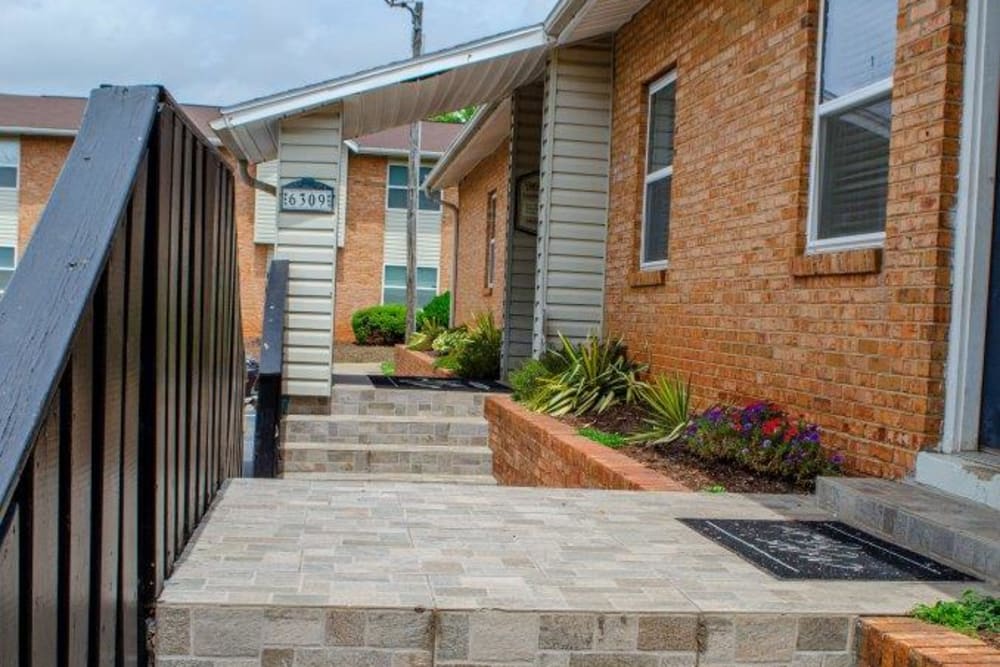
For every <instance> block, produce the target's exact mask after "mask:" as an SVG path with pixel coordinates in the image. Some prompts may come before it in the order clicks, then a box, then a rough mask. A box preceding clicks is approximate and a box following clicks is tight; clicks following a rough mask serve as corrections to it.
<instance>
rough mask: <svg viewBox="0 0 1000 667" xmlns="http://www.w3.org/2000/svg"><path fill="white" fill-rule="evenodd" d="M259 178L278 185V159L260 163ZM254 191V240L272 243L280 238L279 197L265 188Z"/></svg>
mask: <svg viewBox="0 0 1000 667" xmlns="http://www.w3.org/2000/svg"><path fill="white" fill-rule="evenodd" d="M257 180H258V181H263V182H264V183H269V184H270V185H274V186H277V184H278V161H277V160H271V161H270V162H261V163H260V164H258V165H257ZM253 192H254V210H253V242H254V243H262V244H267V245H272V244H274V242H275V241H276V240H277V238H278V235H277V234H278V198H277V197H275V196H274V195H272V194H268V193H267V192H264V191H263V190H254V191H253Z"/></svg>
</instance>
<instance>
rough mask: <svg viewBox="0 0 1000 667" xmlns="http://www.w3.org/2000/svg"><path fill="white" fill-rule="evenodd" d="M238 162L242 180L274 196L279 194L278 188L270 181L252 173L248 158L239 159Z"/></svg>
mask: <svg viewBox="0 0 1000 667" xmlns="http://www.w3.org/2000/svg"><path fill="white" fill-rule="evenodd" d="M237 164H238V166H239V169H238V171H239V174H240V180H241V181H243V183H244V184H245V185H249V186H250V187H251V188H253V189H255V190H260V191H261V192H266V193H267V194H269V195H271V196H272V197H277V196H278V188H276V187H274V186H273V185H271V184H270V183H265V182H264V181H260V180H257V179H256V178H254V177H253V176H251V175H250V168H249V163H248V162H247V161H246V160H244V159H240V160H237Z"/></svg>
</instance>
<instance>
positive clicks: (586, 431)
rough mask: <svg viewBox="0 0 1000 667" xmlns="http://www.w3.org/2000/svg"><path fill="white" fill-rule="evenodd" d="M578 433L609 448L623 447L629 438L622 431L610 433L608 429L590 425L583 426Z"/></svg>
mask: <svg viewBox="0 0 1000 667" xmlns="http://www.w3.org/2000/svg"><path fill="white" fill-rule="evenodd" d="M577 433H579V434H580V435H582V436H583V437H585V438H587V439H588V440H593V441H594V442H596V443H597V444H599V445H604V446H605V447H607V448H609V449H621V448H622V447H624V446H625V445H626V444H628V440H627V439H626V438H625V436H623V435H622V434H621V433H608V432H607V431H602V430H601V429H599V428H592V427H590V426H585V427H583V428H581V429H580V430H579V431H577Z"/></svg>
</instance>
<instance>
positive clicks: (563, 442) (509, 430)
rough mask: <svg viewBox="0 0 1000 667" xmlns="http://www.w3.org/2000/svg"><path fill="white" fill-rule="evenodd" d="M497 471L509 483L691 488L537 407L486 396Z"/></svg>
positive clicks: (644, 489)
mask: <svg viewBox="0 0 1000 667" xmlns="http://www.w3.org/2000/svg"><path fill="white" fill-rule="evenodd" d="M485 412H486V420H487V421H488V422H489V425H490V449H492V450H493V476H494V477H496V479H497V481H498V482H499V483H500V484H506V485H509V486H547V487H554V488H588V489H620V490H621V489H624V490H636V491H687V490H688V489H687V488H686V487H685V486H683V485H682V484H680V483H679V482H676V481H674V480H672V479H670V478H669V477H666V476H664V475H661V474H659V473H657V472H655V471H653V470H650V469H649V468H647V467H646V466H644V465H642V464H641V463H639V462H638V461H634V460H632V459H630V458H629V457H627V456H625V455H624V454H620V453H618V452H616V451H614V450H612V449H608V448H607V447H605V446H603V445H600V444H598V443H596V442H593V441H592V440H588V439H587V438H584V437H583V436H581V435H578V434H577V433H576V429H574V428H573V427H572V426H568V425H567V424H564V423H562V422H561V421H559V420H557V419H553V418H552V417H548V416H546V415H542V414H538V413H535V412H532V411H530V410H528V409H526V408H524V407H522V406H520V405H518V404H517V403H516V402H514V400H513V399H512V398H510V397H509V396H490V397H488V398H487V399H486V408H485Z"/></svg>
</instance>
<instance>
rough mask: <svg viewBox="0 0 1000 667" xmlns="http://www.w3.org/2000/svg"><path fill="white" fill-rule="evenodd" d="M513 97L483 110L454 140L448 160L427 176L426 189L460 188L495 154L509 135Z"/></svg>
mask: <svg viewBox="0 0 1000 667" xmlns="http://www.w3.org/2000/svg"><path fill="white" fill-rule="evenodd" d="M510 114H511V102H510V97H505V98H503V99H502V100H500V101H497V102H491V103H490V104H488V105H486V106H484V107H481V108H480V109H479V111H478V112H477V113H476V115H475V116H473V117H472V120H470V121H469V122H468V123H467V124H466V126H465V128H464V129H463V130H462V133H461V134H460V135H458V136H457V137H455V141H454V142H452V144H451V146H450V147H449V148H448V151H447V152H446V153H445V156H446V157H445V158H444V159H442V160H439V161H438V163H437V165H435V167H434V169H432V170H431V173H429V174H428V175H427V179H426V181H425V183H424V187H425V188H427V189H428V190H440V189H442V188H450V187H453V186H456V185H458V184H459V183H460V182H461V180H462V178H464V177H465V175H466V174H468V173H469V172H470V171H472V170H473V169H474V168H475V167H476V165H477V164H479V163H480V162H482V161H483V160H484V159H486V158H487V157H489V156H490V155H492V154H493V152H494V151H495V150H496V149H497V147H498V146H499V145H500V144H501V143H502V142H503V141H504V140H506V139H507V138H508V137H509V136H510V130H511V116H510Z"/></svg>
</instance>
